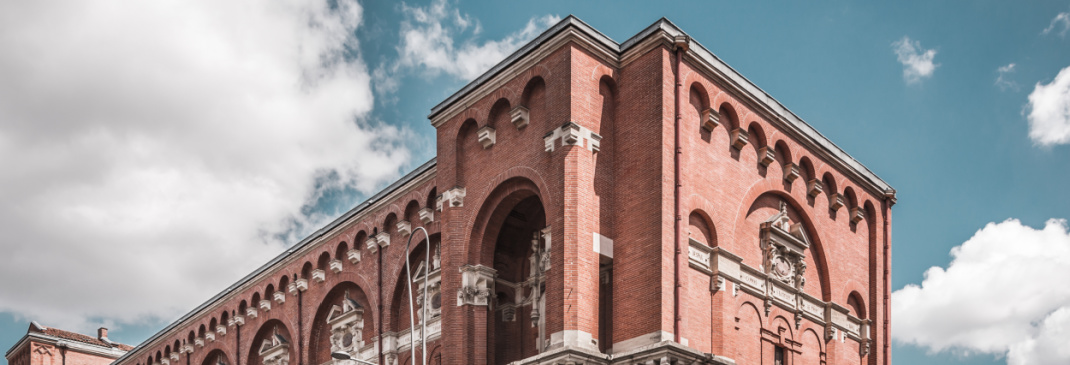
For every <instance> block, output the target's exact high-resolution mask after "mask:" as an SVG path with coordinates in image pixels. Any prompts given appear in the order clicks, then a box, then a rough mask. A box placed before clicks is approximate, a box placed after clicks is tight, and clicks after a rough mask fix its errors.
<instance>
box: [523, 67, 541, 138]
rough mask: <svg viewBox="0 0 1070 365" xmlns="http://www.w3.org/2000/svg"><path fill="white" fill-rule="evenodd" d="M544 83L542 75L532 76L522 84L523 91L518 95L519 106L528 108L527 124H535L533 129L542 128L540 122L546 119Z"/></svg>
mask: <svg viewBox="0 0 1070 365" xmlns="http://www.w3.org/2000/svg"><path fill="white" fill-rule="evenodd" d="M545 100H546V83H545V82H544V81H543V79H542V77H538V76H536V77H534V78H532V79H531V80H529V81H528V83H527V85H525V86H524V93H523V94H522V95H521V96H520V106H523V107H525V108H527V109H528V125H530V126H535V127H536V128H534V129H535V130H542V128H544V127H543V125H542V124H541V123H542V122H543V121H544V120H545V119H546V108H544V103H545Z"/></svg>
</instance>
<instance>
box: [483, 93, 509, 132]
mask: <svg viewBox="0 0 1070 365" xmlns="http://www.w3.org/2000/svg"><path fill="white" fill-rule="evenodd" d="M508 119H509V100H508V99H506V98H501V99H498V101H495V102H494V106H491V107H490V113H489V114H488V115H487V126H488V127H491V128H495V129H497V128H501V127H502V126H504V125H508V124H507V123H508V122H507V120H508Z"/></svg>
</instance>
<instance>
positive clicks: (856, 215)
mask: <svg viewBox="0 0 1070 365" xmlns="http://www.w3.org/2000/svg"><path fill="white" fill-rule="evenodd" d="M863 219H866V213H865V212H864V211H863V210H862V208H859V207H854V208H851V223H855V224H857V223H858V222H861V221H862V220H863Z"/></svg>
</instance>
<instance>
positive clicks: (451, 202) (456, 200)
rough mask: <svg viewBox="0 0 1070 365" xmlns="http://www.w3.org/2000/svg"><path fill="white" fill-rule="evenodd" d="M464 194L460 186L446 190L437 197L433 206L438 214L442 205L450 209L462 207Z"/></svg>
mask: <svg viewBox="0 0 1070 365" xmlns="http://www.w3.org/2000/svg"><path fill="white" fill-rule="evenodd" d="M465 194H466V193H465V190H464V188H462V187H460V186H457V187H454V188H453V189H450V190H446V191H445V192H443V193H442V195H439V196H438V199H436V200H435V206H436V208H438V211H440V212H441V211H442V207H443V204H446V206H448V207H452V208H456V207H463V206H464V196H465Z"/></svg>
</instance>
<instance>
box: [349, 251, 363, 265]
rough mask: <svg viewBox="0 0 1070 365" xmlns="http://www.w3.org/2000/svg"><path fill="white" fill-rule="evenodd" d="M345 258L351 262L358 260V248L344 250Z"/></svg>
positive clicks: (354, 262)
mask: <svg viewBox="0 0 1070 365" xmlns="http://www.w3.org/2000/svg"><path fill="white" fill-rule="evenodd" d="M346 259H347V260H349V263H351V264H356V263H358V262H360V250H358V249H356V248H354V249H351V250H349V251H346Z"/></svg>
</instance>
